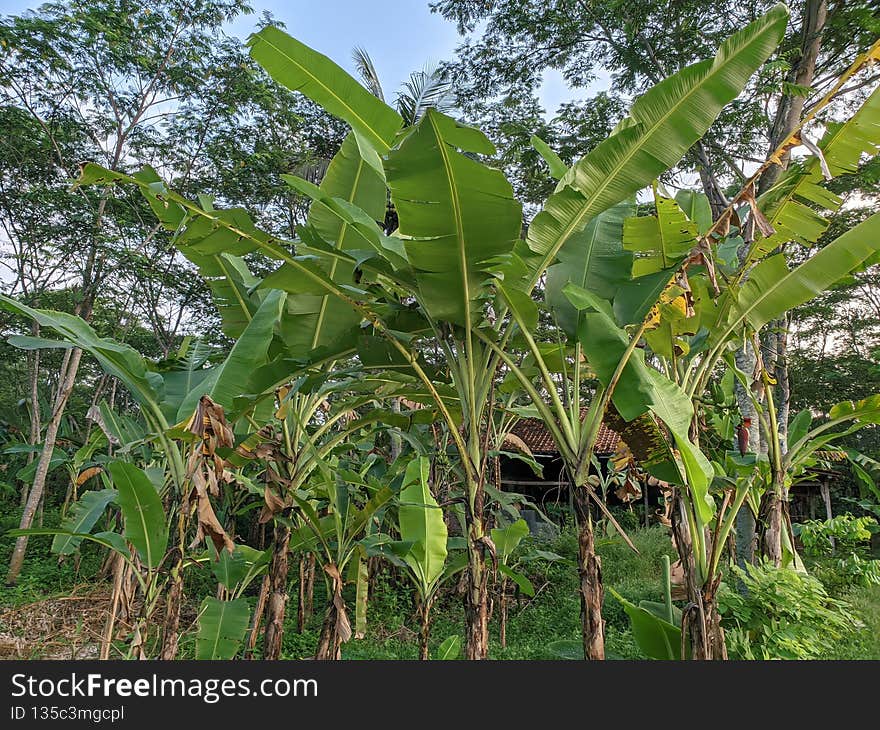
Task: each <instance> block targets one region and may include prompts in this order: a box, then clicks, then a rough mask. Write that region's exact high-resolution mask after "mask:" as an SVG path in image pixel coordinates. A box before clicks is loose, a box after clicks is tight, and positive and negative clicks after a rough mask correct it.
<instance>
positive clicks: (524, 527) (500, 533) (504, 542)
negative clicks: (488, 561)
mask: <svg viewBox="0 0 880 730" xmlns="http://www.w3.org/2000/svg"><path fill="white" fill-rule="evenodd" d="M491 534H492V542H493V543H495V552H496V554H497V555H498V560H499V561H501V563H505V564H506V563H507V561H508V560H509V559H510V556H511V555H513V551H514V550H516V548H517V547H518V546H519V544H520V543H521V542H522V540H523V538H524V537H525V536H526V535H528V534H529V525H528V523H527V522H526V521H525V520H517V521H516V522H511V523H510V524H509V525H506V526H505V527H496V528H493V529H492V532H491Z"/></svg>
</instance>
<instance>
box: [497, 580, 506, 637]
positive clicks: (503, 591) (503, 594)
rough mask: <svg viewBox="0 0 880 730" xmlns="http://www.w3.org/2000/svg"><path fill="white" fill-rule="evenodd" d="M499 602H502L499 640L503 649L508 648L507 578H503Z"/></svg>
mask: <svg viewBox="0 0 880 730" xmlns="http://www.w3.org/2000/svg"><path fill="white" fill-rule="evenodd" d="M498 601H499V602H500V604H501V605H500V606H499V607H498V608H499V619H500V622H499V626H498V639H499V641H500V643H501V648H502V649H506V648H507V576H504V577H502V578H501V590H500V594H499V596H498Z"/></svg>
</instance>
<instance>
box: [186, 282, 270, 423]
mask: <svg viewBox="0 0 880 730" xmlns="http://www.w3.org/2000/svg"><path fill="white" fill-rule="evenodd" d="M286 296H287V295H286V294H285V293H284V292H283V291H279V290H277V289H274V290H272V291H270V292H269V293H268V295H267V296H266V298H265V299H264V300H263V303H262V304H261V305H260V308H259V309H258V310H257V311H256V313H255V314H254V318H253V319H252V320H251V321H250V323H249V324H248V326H247V327H246V328H245V330H244V332H242V334H241V337H239V338H238V340H237V341H236V343H235V344H234V345H233V346H232V350H230V352H229V355H227V356H226V359H225V360H224V361H223V362H222V363H220V364H219V365H217V366H215V367H214V368H212V369H211V370H210V372H209V374H208V375H207V376H205V377H204V378H203V379H202V381H201V382H200V383H198V385H196V387H195V388H193V389H192V390H191V391H190V392H189V393H188V394H187V396H186V398H184V400H183V402H182V403H181V404H180V408H179V410H178V411H177V420H178V421H181V420H183V419H185V418H187V417H188V416H190V415H191V414H192V413H193V411H195V409H196V404H197V403H198V401H199V398H201V397H202V396H203V395H207V396H210V398H211V399H212V400H213V401H214V402H215V403H219V404H220V405H221V406H223V407H224V408H225V409H226V410H227V411H232V410H233V401H234V400H235V398H236V396H238V395H239V394H240V393H241V392H242V390H243V388H246V387H247V384H248V382H249V381H250V378H251V375H252V374H253V372H254V371H255V370H256V369H257V368H259V367H260V366H261V365H265V364H266V361H267V359H268V353H269V344H270V343H271V342H272V337H273V336H274V333H275V326H276V325H277V324H278V322H279V320H280V318H281V308H282V307H283V306H284V300H285V297H286Z"/></svg>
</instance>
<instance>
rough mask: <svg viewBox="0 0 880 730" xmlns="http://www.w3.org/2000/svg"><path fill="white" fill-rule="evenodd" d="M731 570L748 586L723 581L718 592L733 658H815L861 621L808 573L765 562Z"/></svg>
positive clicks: (849, 632)
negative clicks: (738, 586)
mask: <svg viewBox="0 0 880 730" xmlns="http://www.w3.org/2000/svg"><path fill="white" fill-rule="evenodd" d="M733 571H734V574H735V575H736V576H737V577H738V578H739V579H740V580H741V581H742V583H743V587H744V590H743V591H738V590H737V589H736V588H734V587H731V586H728V585H726V584H723V585H722V587H721V591H720V593H719V607H720V610H721V614H722V617H723V624H724V627H725V630H726V632H727V641H728V644H727V646H728V652H729V654H730V656H731V658H737V659H816V658H819V657H822V656H827V655H828V654H830V653H831V652H832V651H833V650H834V647H835V643H836V642H837V641H839V640H841V639H843V638H844V637H847V636H849V635H850V634H852V633H854V632H855V631H856V630H857V629H858V628H860V626H861V623H860V622H859V621H858V620H857V619H855V618H853V612H852V607H851V606H850V605H849V604H847V603H846V602H844V601H840V600H836V599H834V598H832V597H831V596H829V594H828V591H827V590H826V589H825V586H823V585H822V583H821V582H820V581H819V580H818V579H816V578H814V577H812V576H810V575H807V574H805V573H800V572H797V571H794V570H791V569H788V568H775V567H773V566H772V565H770V564H766V563H765V564H761V565H757V566H749V567H748V569H747V570H741V569H740V568H738V567H735V566H734V567H733Z"/></svg>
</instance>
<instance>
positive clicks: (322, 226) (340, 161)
mask: <svg viewBox="0 0 880 730" xmlns="http://www.w3.org/2000/svg"><path fill="white" fill-rule="evenodd" d="M320 192H321V193H322V194H323V195H325V196H328V197H329V198H331V199H338V200H341V201H343V202H345V203H347V204H349V205H351V206H355V207H357V209H358V210H360V211H363V212H364V214H365V215H366V216H367V218H368V220H370V221H377V220H382V219H383V218H384V217H385V202H386V189H385V183H384V181H383V180H382V179H381V178H380V177H379V175H378V174H377V173H376V171H375V170H373V168H372V167H369V166H368V165H367V164H366V163H365V162H364V160H363V158H362V157H361V155H360V153H359V152H358V148H357V144H356V142H355V140H354V137H353V136H351V135H349V136H348V137H346V139H345V141H344V142H343V143H342V147H341V148H340V150H339V152H338V153H337V154H336V156H335V157H334V158H333V160H332V161H331V163H330V166H329V167H328V168H327V172H326V174H325V175H324V178H323V180H322V181H321V186H320ZM307 223H308V225H309V226H311V227H312V229H313V230H314V232H315V233H316V234H317V235H318V236H320V237H321V239H322V240H323V241H325V242H326V243H328V244H329V245H330V246H331V247H332V248H333V249H334V250H339V251H354V250H358V249H369V245H368V244H366V243H365V242H364V239H363V236H362V235H361V234H360V233H359V231H358V230H357V228H356V227H355V226H353V225H350V224H349V223H348V222H346V221H345V220H342V219H341V218H340V217H339V216H338V215H337V214H336V213H334V212H333V211H332V210H331V209H330V208H329V207H328V206H327V205H325V204H324V203H321V202H313V203H312V205H311V207H310V209H309V216H308V221H307ZM374 225H375V223H374ZM327 266H328V271H327V274H328V276H329V277H330V278H331V279H332V280H333V281H336V282H339V283H340V284H345V285H349V286H350V285H352V284H353V273H354V264H353V262H351V261H349V260H346V259H342V258H335V259H333V260H332V261H330V262H329V263H328V265H327ZM269 283H270V284H271V277H270V280H269ZM360 320H361V317H360V315H359V314H358V313H357V312H355V311H354V310H352V308H351V307H349V306H348V305H347V304H346V303H345V302H344V301H342V300H340V299H339V298H338V297H335V296H331V295H327V294H324V295H316V294H299V293H298V292H292V296H290V297H289V298H288V302H287V309H286V314H285V316H284V317H283V318H282V326H281V330H282V336H283V338H284V342H285V346H286V348H287V350H288V352H289V353H290V354H291V355H292V356H293V357H303V356H305V355H308V354H309V353H310V352H312V351H313V350H316V349H317V348H319V347H331V346H334V345H337V344H338V343H339V342H341V341H345V342H348V343H349V344H353V342H354V337H353V333H354V331H355V330H356V329H357V327H358V324H359V323H360Z"/></svg>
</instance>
